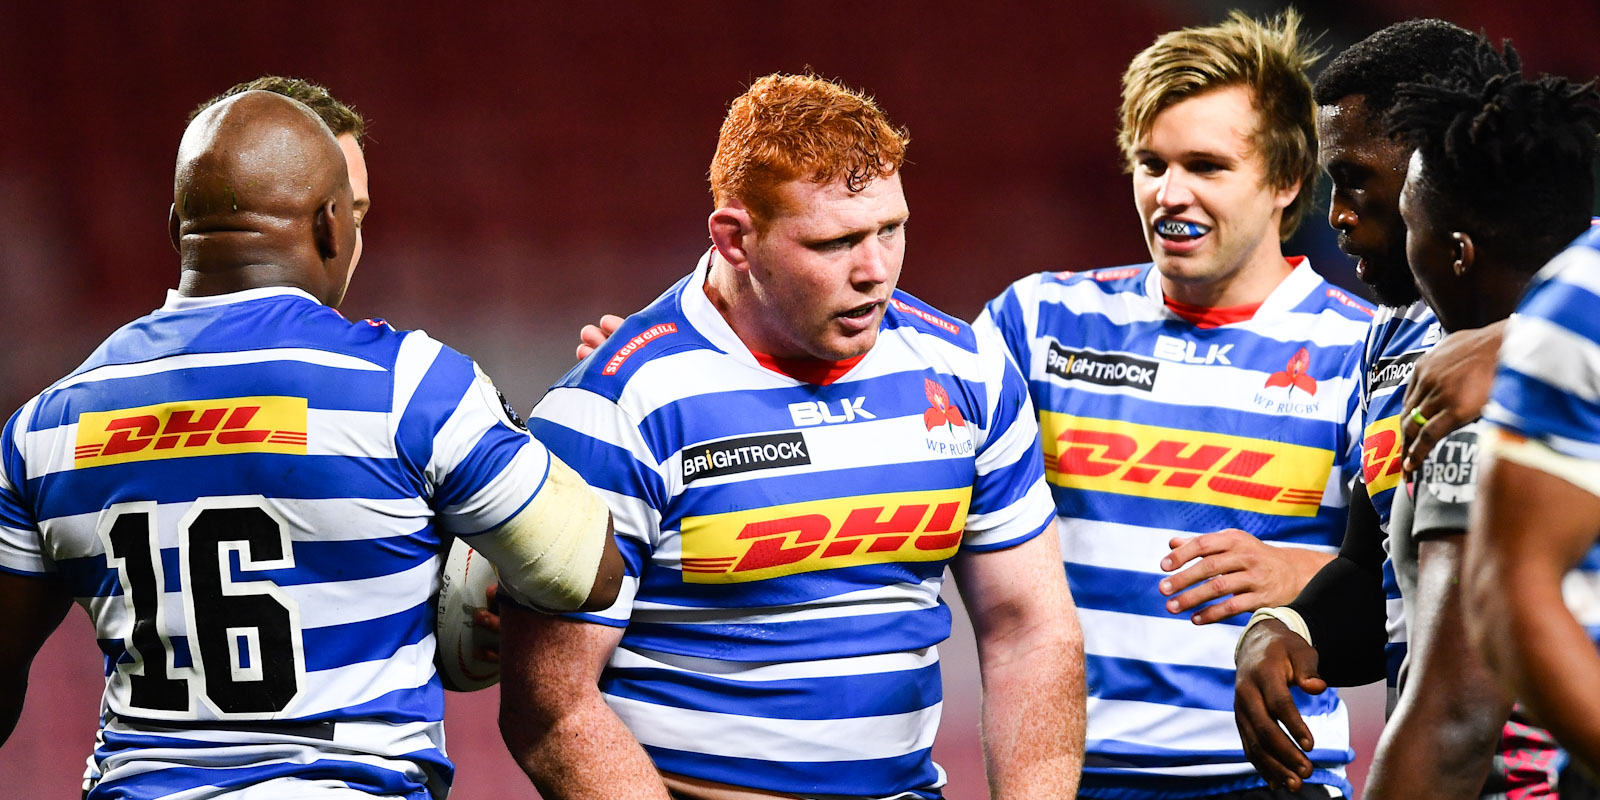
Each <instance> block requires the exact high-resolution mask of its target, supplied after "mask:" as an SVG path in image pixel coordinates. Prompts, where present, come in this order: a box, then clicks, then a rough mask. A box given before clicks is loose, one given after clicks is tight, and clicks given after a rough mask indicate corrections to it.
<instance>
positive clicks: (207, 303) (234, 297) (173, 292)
mask: <svg viewBox="0 0 1600 800" xmlns="http://www.w3.org/2000/svg"><path fill="white" fill-rule="evenodd" d="M284 296H290V297H304V298H305V299H307V300H310V301H311V302H313V303H316V304H317V305H319V306H320V305H322V303H321V301H319V300H317V298H315V297H312V296H311V293H310V292H307V291H306V290H304V289H299V288H296V287H293V286H262V287H260V288H258V289H245V290H243V291H238V292H228V293H227V294H212V295H206V296H204V297H190V296H188V295H182V294H178V290H177V289H168V290H167V302H165V303H162V304H161V308H159V309H157V310H158V311H189V310H192V309H196V308H212V307H214V306H223V305H228V304H230V303H244V302H248V301H251V300H260V299H263V298H267V297H284Z"/></svg>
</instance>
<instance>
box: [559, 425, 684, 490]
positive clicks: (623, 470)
mask: <svg viewBox="0 0 1600 800" xmlns="http://www.w3.org/2000/svg"><path fill="white" fill-rule="evenodd" d="M528 430H530V431H532V432H533V435H534V438H536V439H538V440H539V441H541V442H544V444H545V446H546V447H548V448H550V450H551V452H553V453H557V454H559V456H560V458H561V460H562V461H564V462H566V463H567V464H569V465H571V466H572V468H573V469H575V470H579V471H580V472H579V474H581V475H582V476H583V479H584V481H585V482H587V483H588V484H589V485H590V486H593V487H594V488H596V489H603V490H605V491H608V492H616V493H617V494H622V495H627V496H629V497H639V498H640V499H641V500H645V501H647V502H649V503H650V505H651V506H654V507H656V508H660V507H661V506H662V505H665V504H666V500H667V487H666V484H665V483H663V482H662V480H661V476H659V475H657V474H656V472H655V470H653V469H651V468H650V467H648V466H646V465H645V464H643V463H641V462H640V461H639V459H637V458H635V457H634V455H633V454H632V453H630V452H628V451H627V450H624V449H623V448H621V447H617V446H616V445H613V444H609V443H607V442H602V441H600V440H599V439H595V438H593V437H590V436H585V435H583V434H582V433H579V432H578V431H575V430H573V429H571V428H568V427H566V426H565V425H558V424H556V423H554V422H551V421H549V420H545V419H539V418H537V417H535V418H532V419H530V420H528ZM641 489H642V490H643V491H642V492H641V491H640V490H641ZM641 494H642V495H643V496H642V497H641V496H640V495H641Z"/></svg>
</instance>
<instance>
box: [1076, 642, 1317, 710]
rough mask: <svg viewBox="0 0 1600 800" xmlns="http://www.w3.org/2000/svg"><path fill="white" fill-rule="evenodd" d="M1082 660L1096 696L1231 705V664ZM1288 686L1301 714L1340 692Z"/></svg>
mask: <svg viewBox="0 0 1600 800" xmlns="http://www.w3.org/2000/svg"><path fill="white" fill-rule="evenodd" d="M1084 663H1085V676H1086V678H1087V682H1088V685H1090V686H1093V687H1095V697H1099V698H1102V699H1106V700H1134V701H1138V702H1145V703H1161V704H1163V705H1169V706H1181V707H1184V708H1198V709H1206V710H1210V711H1232V710H1233V677H1234V671H1233V670H1231V669H1215V668H1212V667H1195V666H1188V665H1184V664H1166V663H1161V662H1155V661H1141V660H1138V659H1130V658H1116V657H1113V656H1098V655H1094V654H1090V655H1087V656H1085V657H1084ZM1290 692H1291V694H1293V695H1294V700H1295V705H1296V706H1297V707H1298V708H1299V709H1300V713H1301V714H1302V715H1305V716H1319V715H1322V714H1328V713H1331V712H1333V710H1334V709H1335V708H1336V707H1337V706H1338V705H1339V698H1338V697H1335V696H1330V695H1329V694H1328V693H1326V692H1324V693H1322V694H1320V695H1307V694H1305V693H1303V692H1301V691H1300V690H1299V689H1291V690H1290Z"/></svg>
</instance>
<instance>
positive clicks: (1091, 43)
mask: <svg viewBox="0 0 1600 800" xmlns="http://www.w3.org/2000/svg"><path fill="white" fill-rule="evenodd" d="M7 5H8V6H9V7H8V8H7V9H6V10H5V15H4V17H3V20H4V22H0V75H4V76H5V77H4V78H3V79H0V109H3V112H0V296H3V297H4V299H5V304H4V308H5V314H4V315H3V316H0V335H3V341H5V342H6V343H7V344H8V346H7V347H4V348H0V405H3V406H4V407H5V408H6V410H8V411H9V410H10V409H13V408H15V407H17V406H18V405H20V404H21V403H22V402H23V401H24V400H26V399H27V398H28V397H29V396H30V395H32V394H34V393H35V392H37V391H38V390H39V389H41V388H43V387H44V386H45V385H46V384H47V383H48V382H50V381H52V380H54V379H56V378H58V377H60V376H61V375H63V374H65V373H66V372H67V371H69V370H70V369H71V368H72V367H73V366H75V365H76V364H77V363H78V362H79V361H80V360H81V359H82V358H83V357H84V356H85V355H87V353H88V352H89V351H90V350H91V349H92V348H93V347H94V345H95V344H96V343H97V342H98V341H99V340H100V339H102V338H103V337H104V336H105V335H106V334H107V333H109V332H110V331H111V330H112V329H113V328H115V326H116V325H118V324H120V323H121V322H123V321H126V320H128V319H131V318H133V317H135V316H137V315H139V314H142V313H144V312H146V311H148V310H149V309H151V308H153V307H155V306H157V305H159V304H160V303H161V300H162V292H163V291H164V290H165V289H166V288H168V287H170V286H172V285H173V284H174V282H175V280H176V277H177V268H176V258H175V256H174V254H173V252H172V250H171V247H170V245H169V244H168V243H167V240H166V223H165V220H166V213H167V206H168V204H169V203H170V202H171V169H172V162H173V156H174V153H175V152H176V147H177V142H178V137H179V135H180V134H181V132H182V129H183V124H184V119H185V117H186V114H187V112H188V111H189V110H190V109H191V108H192V107H193V106H194V105H195V104H196V103H198V102H199V101H201V100H204V99H206V98H207V97H209V96H211V95H213V94H215V93H217V92H219V91H221V90H222V89H224V88H226V87H227V86H229V85H230V84H232V83H235V82H237V81H241V80H246V79H249V78H253V77H256V76H258V75H261V74H264V73H273V72H276V73H282V74H292V75H298V76H303V77H308V78H312V79H315V80H317V81H320V82H323V83H326V84H327V85H329V86H330V87H332V88H333V90H334V92H335V93H336V95H337V96H339V97H340V98H342V99H345V100H346V101H348V102H350V103H353V104H354V105H355V106H356V107H357V108H358V109H359V110H360V111H362V112H363V113H364V114H365V115H366V116H367V117H368V119H369V120H370V123H371V128H370V139H369V143H368V147H367V159H368V166H369V168H370V170H371V173H372V193H373V197H374V208H373V213H372V215H371V216H370V217H369V220H368V224H367V226H366V253H365V256H364V258H363V260H362V264H361V268H360V270H359V271H358V273H357V276H356V279H355V284H354V287H353V289H352V291H351V294H350V299H349V301H348V302H347V304H346V306H345V309H346V312H347V314H348V315H350V316H353V317H364V316H383V317H386V318H388V319H389V320H390V321H392V322H394V323H395V324H396V325H397V326H400V327H423V328H427V329H428V330H429V331H430V332H431V333H432V334H434V335H435V336H437V337H439V338H441V339H443V340H444V341H446V342H449V343H451V344H452V345H455V346H456V347H457V348H458V349H461V350H464V351H466V352H468V353H470V354H472V355H474V356H475V357H477V358H478V359H479V360H480V361H481V362H482V363H483V364H484V365H485V368H486V369H487V370H488V371H489V372H490V374H492V375H494V376H495V377H496V379H497V380H498V382H499V383H500V384H501V385H502V386H503V387H504V388H505V390H506V393H507V394H508V395H509V396H510V397H511V399H512V402H513V403H514V404H515V405H516V406H518V408H520V409H526V408H528V407H530V406H531V405H532V404H533V403H534V402H535V401H536V400H537V398H538V396H539V394H540V393H541V392H542V391H543V389H544V387H545V386H547V385H548V384H549V383H550V382H552V381H553V380H554V379H556V378H557V377H559V375H560V373H561V371H563V370H564V369H565V368H566V366H567V365H568V364H570V351H571V347H572V345H573V344H574V343H575V336H574V334H575V331H576V329H577V327H578V326H579V325H580V324H582V323H583V322H585V321H587V320H590V319H592V318H593V317H596V316H598V315H599V314H600V313H601V312H603V311H617V312H627V311H630V310H632V309H635V308H637V307H639V306H641V305H643V304H644V303H646V302H648V301H649V300H650V299H651V298H652V297H654V296H655V295H656V294H657V293H658V292H659V291H661V290H662V289H664V288H665V287H666V286H667V285H668V284H669V283H670V282H671V281H672V280H674V279H675V278H677V277H678V276H680V275H681V274H682V273H684V272H686V271H688V270H689V269H690V267H691V266H692V260H693V259H694V258H695V257H696V256H697V255H698V253H699V252H700V250H701V248H702V247H704V245H705V242H706V232H705V216H706V214H707V213H708V212H709V210H710V204H709V196H708V193H707V191H706V187H705V171H706V166H707V163H708V162H709V160H710V156H711V151H712V147H713V145H714V143H715V137H716V131H717V127H718V124H719V122H720V120H721V116H722V113H723V110H724V109H725V107H726V104H727V102H728V101H729V100H730V99H732V98H733V97H734V96H735V95H737V94H738V93H739V92H740V91H742V89H743V87H744V86H745V85H747V84H748V83H749V82H750V81H751V80H752V79H753V78H755V77H758V76H760V75H763V74H765V73H768V72H772V71H775V70H785V71H799V70H805V69H808V68H809V69H812V70H814V71H816V72H818V73H820V74H822V75H826V76H830V77H832V76H836V77H839V78H841V79H843V80H844V81H845V82H847V83H850V84H852V85H855V86H860V87H864V88H866V89H867V90H868V91H870V92H871V93H873V94H875V95H876V96H877V97H878V99H879V100H880V102H881V103H882V105H883V106H884V108H885V109H886V110H887V111H888V112H889V113H890V114H891V116H892V117H893V118H895V119H896V120H897V121H898V122H899V123H901V124H904V125H906V126H907V127H909V128H910V130H911V133H912V139H913V144H912V147H911V151H910V158H911V161H912V165H911V166H910V167H908V168H907V170H906V172H905V180H906V187H907V194H908V197H909V200H910V204H911V208H912V209H913V222H912V225H911V228H910V231H909V235H910V241H911V247H910V256H909V258H908V259H907V262H906V269H905V273H904V277H903V279H902V286H904V287H905V288H907V289H908V290H910V291H912V292H913V293H916V294H918V295H920V296H922V297H924V298H925V299H927V300H929V301H931V302H933V303H934V304H935V305H938V306H941V307H943V308H946V309H948V310H950V311H952V312H954V313H956V314H959V315H962V316H971V315H973V314H975V313H976V312H977V310H978V309H979V307H980V305H981V304H982V302H983V301H984V300H986V299H988V298H989V297H991V296H993V295H994V294H996V293H997V292H998V291H1000V289H1002V288H1003V287H1004V286H1005V285H1006V284H1007V283H1009V282H1010V281H1012V280H1014V279H1015V278H1017V277H1020V276H1021V275H1023V274H1025V273H1028V272H1033V271H1037V270H1041V269H1075V268H1087V267H1093V266H1105V265H1110V264H1121V263H1130V262H1135V261H1140V260H1143V259H1144V257H1145V253H1144V248H1143V244H1142V242H1141V239H1140V235H1139V229H1138V227H1137V223H1135V221H1134V219H1135V218H1134V214H1133V207H1132V204H1131V203H1130V202H1129V199H1130V198H1129V196H1128V194H1129V192H1128V185H1127V179H1126V177H1125V176H1123V175H1122V174H1121V165H1120V159H1119V156H1118V153H1117V151H1116V148H1115V146H1114V143H1113V130H1114V125H1115V121H1116V105H1117V96H1118V79H1119V76H1120V74H1121V71H1122V68H1123V66H1124V65H1125V64H1126V62H1127V60H1128V59H1129V58H1130V57H1131V56H1132V55H1133V54H1134V53H1135V52H1137V51H1138V50H1139V49H1140V48H1142V47H1144V46H1145V45H1147V44H1148V43H1149V42H1150V41H1151V39H1152V38H1153V37H1154V36H1155V35H1156V34H1158V33H1160V32H1161V31H1164V30H1167V29H1170V28H1173V27H1177V26H1181V25H1186V24H1194V23H1204V22H1211V21H1215V20H1217V19H1220V18H1221V16H1222V15H1223V13H1224V12H1225V10H1226V8H1227V7H1228V6H1227V5H1225V4H1221V3H1208V2H1191V3H1181V4H1180V3H1166V2H1156V0H1143V1H1142V2H1104V1H1100V0H1096V1H1094V2H1073V3H1059V2H1057V3H1044V2H1040V3H994V4H981V8H980V7H978V6H979V5H980V4H956V3H905V2H894V3H839V2H812V3H778V2H754V3H748V4H745V5H738V4H734V3H523V4H483V3H473V4H467V3H455V4H438V3H423V2H415V1H414V0H396V2H389V3H372V4H295V5H287V4H283V5H280V4H272V3H254V4H244V3H229V2H221V3H193V2H184V3H168V4H159V5H157V4H143V3H126V4H110V3H103V4H80V5H76V6H74V7H72V8H56V7H53V6H49V5H46V4H42V3H39V4H22V3H9V4H7ZM1248 5H1249V7H1250V8H1251V10H1254V11H1258V12H1259V11H1262V10H1270V9H1273V8H1276V4H1274V3H1259V2H1258V3H1252V4H1248ZM1302 10H1303V11H1305V12H1306V13H1307V14H1308V16H1309V21H1310V25H1309V27H1310V28H1312V29H1313V30H1314V31H1328V33H1327V35H1326V36H1325V38H1324V39H1323V43H1324V45H1325V46H1327V47H1329V48H1332V49H1335V50H1336V49H1337V48H1339V47H1342V46H1344V45H1346V44H1348V43H1350V42H1352V41H1354V40H1356V39H1359V38H1360V37H1361V36H1364V35H1366V34H1367V33H1369V32H1371V31H1372V30H1375V29H1377V28H1378V27H1381V26H1382V25H1385V24H1388V23H1389V22H1393V21H1395V20H1398V19H1403V18H1406V17H1408V16H1415V15H1424V16H1425V15H1430V14H1439V15H1445V16H1448V17H1449V18H1451V19H1452V20H1454V21H1456V22H1459V23H1461V24H1463V25H1466V26H1468V27H1471V28H1474V29H1478V28H1484V29H1487V31H1488V32H1489V33H1490V34H1491V35H1492V36H1495V37H1501V36H1510V37H1512V38H1513V39H1515V40H1516V42H1517V43H1518V45H1519V46H1520V47H1521V49H1522V51H1523V53H1524V55H1525V57H1526V60H1527V61H1528V63H1529V64H1530V65H1531V66H1532V67H1534V68H1536V69H1542V70H1549V71H1554V72H1561V73H1564V74H1568V75H1573V76H1592V75H1594V74H1595V73H1596V72H1600V55H1597V51H1596V48H1595V46H1594V35H1595V32H1596V31H1600V6H1596V4H1595V3H1593V1H1592V0H1540V2H1535V3H1524V2H1514V1H1513V0H1455V1H1454V2H1448V3H1447V2H1444V1H1443V0H1387V1H1386V2H1378V0H1368V1H1366V2H1349V3H1342V4H1338V5H1333V4H1327V5H1321V4H1317V5H1307V6H1303V7H1302ZM1320 213H1321V212H1320V211H1319V214H1320ZM1307 227H1308V229H1309V230H1308V234H1309V235H1308V237H1307V238H1306V239H1305V240H1304V241H1302V242H1297V243H1296V247H1297V248H1298V249H1300V250H1302V251H1306V252H1310V253H1312V254H1313V258H1314V262H1315V263H1317V264H1318V265H1319V266H1320V267H1321V268H1323V269H1324V270H1325V271H1328V272H1330V273H1337V274H1338V276H1339V277H1340V279H1341V280H1348V275H1347V270H1348V268H1347V267H1346V266H1345V265H1344V264H1343V263H1342V262H1341V261H1340V260H1339V259H1338V258H1337V254H1336V253H1335V254H1330V253H1329V244H1328V242H1329V237H1328V235H1327V233H1326V226H1325V225H1323V224H1322V222H1321V217H1320V216H1319V217H1318V218H1316V219H1313V220H1312V221H1311V223H1310V224H1309V225H1308V226H1307ZM946 653H947V660H948V661H949V667H948V671H949V673H950V674H949V675H948V676H947V686H949V687H950V688H949V691H948V695H949V696H948V697H947V703H946V705H947V711H946V724H945V728H944V733H943V734H942V736H941V744H940V751H941V757H942V761H943V762H944V763H945V764H946V766H947V767H949V768H950V769H951V772H952V784H951V789H950V796H951V797H952V798H968V797H977V796H980V795H981V792H982V789H981V786H982V779H981V764H980V762H979V761H978V756H977V745H976V736H975V722H974V713H975V708H976V699H975V695H976V688H975V686H976V679H975V671H974V666H973V664H972V661H971V646H970V642H968V641H953V642H952V643H951V644H950V645H949V646H948V647H947V648H946ZM99 664H100V659H99V656H98V654H97V651H95V650H94V648H93V644H92V640H91V636H90V633H89V630H88V625H87V624H86V621H85V619H84V618H83V617H82V615H81V612H74V613H73V615H72V616H71V617H70V618H69V620H68V621H67V622H66V623H65V624H64V625H63V630H62V631H61V633H59V634H58V635H57V636H56V637H55V639H53V640H52V642H51V644H50V645H49V646H48V647H47V649H46V652H45V654H44V655H43V656H42V657H41V659H40V661H39V663H37V664H36V665H35V669H34V673H33V675H34V681H33V686H32V690H31V693H30V698H29V704H28V709H27V711H26V713H25V715H24V718H23V721H22V723H21V724H20V725H19V727H18V730H17V732H16V733H15V734H14V735H13V739H12V741H11V742H9V743H8V744H7V745H6V746H5V747H4V749H0V786H3V787H5V788H4V790H0V794H5V795H7V796H16V797H65V796H71V795H72V794H73V793H74V792H75V789H74V788H73V787H74V786H75V776H76V774H77V773H78V771H79V768H80V766H81V763H82V758H83V756H84V755H85V754H86V753H87V752H88V749H89V744H90V741H91V737H92V732H93V727H94V724H93V718H94V715H95V707H96V697H97V695H98V692H99V685H100V683H101V677H100V675H101V673H100V667H99ZM453 701H454V702H453V703H452V706H451V722H450V730H451V738H450V742H451V745H452V746H451V748H450V749H451V753H452V755H453V756H455V757H457V759H458V760H459V762H460V763H461V765H462V770H461V775H460V777H459V779H458V782H457V791H456V792H455V794H454V795H453V796H454V797H457V798H464V799H466V800H471V799H472V798H488V797H500V796H503V795H504V794H506V793H508V792H511V791H513V790H519V789H520V788H521V787H523V786H525V785H526V784H525V783H524V782H523V781H522V779H521V777H520V775H519V774H518V773H517V772H516V770H515V767H514V765H512V764H511V762H510V759H509V757H508V756H507V755H506V754H505V752H504V748H503V746H502V745H501V744H500V742H499V738H498V734H497V733H496V731H495V729H494V723H493V715H494V693H493V692H488V693H483V694H482V695H478V696H471V697H461V698H453ZM1365 709H1366V711H1365V712H1364V713H1365V716H1364V720H1365V721H1364V722H1363V723H1361V726H1362V727H1363V728H1364V730H1365V733H1364V734H1363V735H1362V737H1361V738H1362V740H1363V741H1365V742H1366V744H1365V745H1364V748H1370V742H1371V740H1372V736H1373V725H1374V724H1375V723H1374V721H1373V720H1374V714H1373V711H1372V706H1371V705H1370V703H1369V704H1368V705H1366V706H1365ZM1359 771H1361V769H1357V770H1353V772H1359Z"/></svg>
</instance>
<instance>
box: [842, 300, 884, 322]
mask: <svg viewBox="0 0 1600 800" xmlns="http://www.w3.org/2000/svg"><path fill="white" fill-rule="evenodd" d="M878 305H879V304H878V303H867V304H865V305H859V306H856V307H855V308H852V309H850V310H848V311H841V312H839V316H841V317H844V318H845V319H861V318H862V317H865V316H867V315H869V314H871V313H872V312H873V311H876V310H877V308H878Z"/></svg>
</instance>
